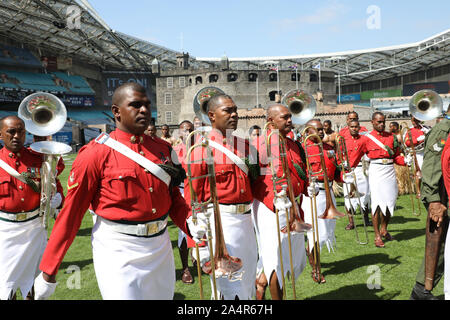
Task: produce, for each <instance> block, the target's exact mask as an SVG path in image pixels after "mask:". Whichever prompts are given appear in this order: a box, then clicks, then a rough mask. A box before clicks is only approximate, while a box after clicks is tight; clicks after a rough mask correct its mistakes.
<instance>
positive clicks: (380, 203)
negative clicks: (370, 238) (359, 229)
mask: <svg viewBox="0 0 450 320" xmlns="http://www.w3.org/2000/svg"><path fill="white" fill-rule="evenodd" d="M372 126H373V128H374V130H373V131H372V132H370V133H369V134H367V135H366V137H367V139H366V146H365V152H366V153H367V156H368V157H369V159H370V167H369V185H370V197H371V206H372V223H373V228H374V231H375V246H376V247H379V248H383V247H384V243H383V240H382V239H381V237H383V238H384V239H386V240H388V241H390V240H393V239H394V238H393V237H392V236H391V235H390V234H389V232H388V230H387V228H388V224H389V220H390V218H391V216H393V214H394V208H395V202H396V200H397V195H398V186H397V180H396V175H395V170H394V163H396V164H398V165H401V166H405V165H406V162H405V158H404V157H403V156H401V155H400V145H399V142H398V140H397V138H396V137H395V135H393V134H392V133H388V132H386V131H385V128H386V118H385V116H384V115H383V114H382V113H381V112H375V113H374V114H373V115H372ZM406 161H407V163H410V162H411V161H412V159H411V158H407V159H406ZM380 220H381V221H380ZM380 223H381V229H379V224H380Z"/></svg>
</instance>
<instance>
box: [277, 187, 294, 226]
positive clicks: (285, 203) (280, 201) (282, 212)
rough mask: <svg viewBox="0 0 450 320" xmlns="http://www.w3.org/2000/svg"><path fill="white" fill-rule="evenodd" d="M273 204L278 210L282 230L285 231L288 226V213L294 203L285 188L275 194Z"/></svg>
mask: <svg viewBox="0 0 450 320" xmlns="http://www.w3.org/2000/svg"><path fill="white" fill-rule="evenodd" d="M273 204H274V206H275V209H276V210H278V218H279V222H280V229H281V230H283V229H284V228H286V226H287V211H288V210H289V208H291V207H292V203H291V201H289V199H288V197H287V194H286V189H285V188H283V190H281V191H280V192H278V193H277V194H275V198H274V199H273Z"/></svg>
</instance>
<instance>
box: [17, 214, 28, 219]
mask: <svg viewBox="0 0 450 320" xmlns="http://www.w3.org/2000/svg"><path fill="white" fill-rule="evenodd" d="M25 220H27V214H26V213H18V214H17V215H16V221H25Z"/></svg>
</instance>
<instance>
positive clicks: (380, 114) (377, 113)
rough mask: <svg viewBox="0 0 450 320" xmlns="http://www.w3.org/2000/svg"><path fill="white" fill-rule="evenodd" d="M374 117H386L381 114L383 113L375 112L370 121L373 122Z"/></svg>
mask: <svg viewBox="0 0 450 320" xmlns="http://www.w3.org/2000/svg"><path fill="white" fill-rule="evenodd" d="M376 116H383V117H386V116H385V115H384V114H383V112H380V111H375V112H374V113H373V114H372V120H374V119H375V117H376Z"/></svg>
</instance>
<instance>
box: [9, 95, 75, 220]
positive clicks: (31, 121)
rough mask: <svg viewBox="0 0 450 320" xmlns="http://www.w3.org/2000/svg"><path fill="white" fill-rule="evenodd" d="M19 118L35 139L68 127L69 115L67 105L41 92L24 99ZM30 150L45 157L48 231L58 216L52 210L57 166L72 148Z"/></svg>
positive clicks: (43, 205) (41, 145)
mask: <svg viewBox="0 0 450 320" xmlns="http://www.w3.org/2000/svg"><path fill="white" fill-rule="evenodd" d="M18 116H19V118H21V119H22V120H23V121H24V122H25V129H26V130H27V131H28V132H30V133H31V134H33V135H35V136H40V137H47V136H51V135H53V134H55V133H56V132H58V131H60V130H61V129H62V128H63V127H64V124H65V123H66V120H67V111H66V107H65V106H64V103H63V102H62V101H61V100H60V99H59V98H58V97H56V96H55V95H53V94H50V93H46V92H37V93H34V94H31V95H29V96H27V97H25V99H23V101H22V102H21V103H20V106H19V110H18ZM30 148H31V149H32V150H33V151H35V152H38V153H42V154H43V155H44V161H43V162H42V168H41V202H40V212H41V215H42V216H43V223H44V227H45V228H47V227H48V219H49V217H50V216H52V217H54V216H55V209H52V208H51V207H50V200H51V198H52V197H53V195H54V194H55V193H56V176H57V172H56V165H57V164H58V161H59V158H60V157H61V155H63V154H66V153H69V152H70V151H71V150H72V148H71V147H70V146H69V145H67V144H64V143H60V142H55V141H41V142H36V143H33V144H32V145H31V146H30Z"/></svg>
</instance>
